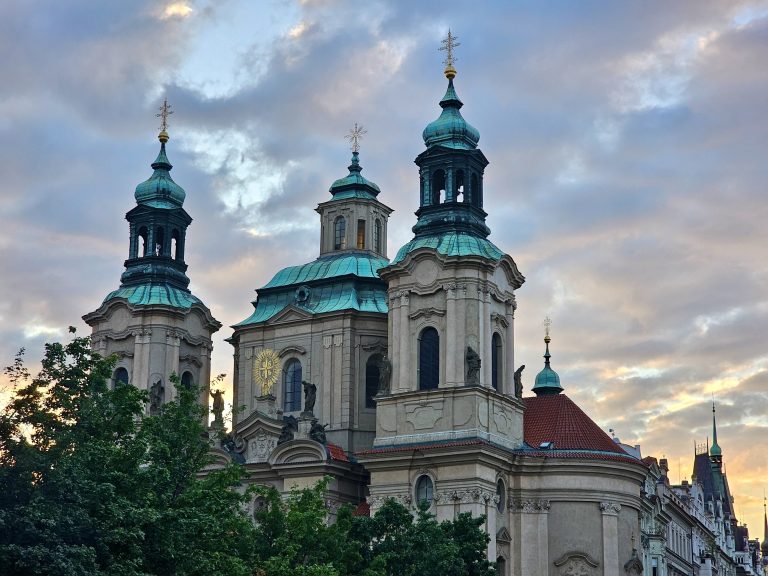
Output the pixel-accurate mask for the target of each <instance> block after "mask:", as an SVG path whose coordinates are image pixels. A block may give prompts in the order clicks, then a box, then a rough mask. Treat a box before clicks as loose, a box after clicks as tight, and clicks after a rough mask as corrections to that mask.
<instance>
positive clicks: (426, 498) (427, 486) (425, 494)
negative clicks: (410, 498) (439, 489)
mask: <svg viewBox="0 0 768 576" xmlns="http://www.w3.org/2000/svg"><path fill="white" fill-rule="evenodd" d="M434 492H435V486H434V484H432V478H430V477H429V476H427V475H426V474H424V475H422V476H419V479H418V480H416V503H417V504H421V503H422V502H426V503H427V504H429V506H432V498H433V496H434Z"/></svg>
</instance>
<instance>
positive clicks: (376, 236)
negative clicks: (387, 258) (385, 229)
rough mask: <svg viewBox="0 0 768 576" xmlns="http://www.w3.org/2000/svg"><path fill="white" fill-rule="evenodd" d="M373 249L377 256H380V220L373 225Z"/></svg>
mask: <svg viewBox="0 0 768 576" xmlns="http://www.w3.org/2000/svg"><path fill="white" fill-rule="evenodd" d="M373 249H374V250H375V251H376V253H377V254H382V253H383V252H382V251H381V220H378V219H377V220H376V222H374V224H373Z"/></svg>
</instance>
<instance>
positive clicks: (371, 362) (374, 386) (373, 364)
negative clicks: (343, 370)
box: [365, 354, 381, 408]
mask: <svg viewBox="0 0 768 576" xmlns="http://www.w3.org/2000/svg"><path fill="white" fill-rule="evenodd" d="M379 362H381V356H380V355H378V354H374V355H373V356H371V357H370V358H368V362H366V363H365V407H366V408H376V401H375V400H374V399H373V397H374V396H376V393H377V392H378V391H379V374H380V372H379Z"/></svg>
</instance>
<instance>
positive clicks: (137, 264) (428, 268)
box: [84, 34, 647, 576]
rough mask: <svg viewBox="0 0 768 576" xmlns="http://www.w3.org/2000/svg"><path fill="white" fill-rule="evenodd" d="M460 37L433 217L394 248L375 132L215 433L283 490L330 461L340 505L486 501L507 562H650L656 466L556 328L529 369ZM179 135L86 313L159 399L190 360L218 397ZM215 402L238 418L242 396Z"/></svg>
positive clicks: (260, 330)
mask: <svg viewBox="0 0 768 576" xmlns="http://www.w3.org/2000/svg"><path fill="white" fill-rule="evenodd" d="M445 43H446V46H447V48H448V58H447V61H446V64H447V66H446V68H445V77H446V80H447V87H446V90H445V94H444V95H443V97H442V99H441V100H440V101H439V106H440V109H441V110H440V113H439V117H438V118H437V119H436V120H434V121H433V122H431V123H429V124H428V125H427V126H426V128H425V129H424V130H423V133H422V137H423V141H424V150H423V152H422V153H421V154H419V155H418V156H417V157H416V159H415V163H416V165H417V166H418V180H416V178H415V175H414V185H413V200H414V206H415V207H417V210H416V216H417V221H416V223H415V225H414V226H413V238H412V239H411V240H410V241H409V242H408V243H406V244H405V245H404V246H402V247H401V248H400V249H399V250H398V251H397V253H396V254H394V256H393V257H392V258H391V259H390V256H389V255H388V253H387V223H388V219H389V217H390V215H391V213H392V209H391V208H389V207H388V206H387V205H386V204H385V203H384V202H383V201H382V200H386V194H383V193H382V191H381V190H380V189H379V187H378V186H377V185H376V184H374V183H373V182H372V181H370V180H368V179H367V178H366V177H364V176H363V175H362V165H361V161H360V154H359V148H358V146H357V137H358V136H359V135H360V131H359V130H356V131H353V133H352V137H351V141H352V159H351V163H350V165H349V167H348V172H349V173H348V174H347V175H346V176H344V177H343V178H340V179H338V180H336V181H335V182H333V184H332V185H331V187H330V196H326V197H325V198H320V197H319V199H320V200H321V201H320V203H319V204H318V206H317V208H316V211H317V213H318V214H319V217H320V245H319V250H318V257H317V258H316V259H315V260H313V261H312V262H309V263H305V264H299V265H295V266H290V267H288V268H284V269H282V270H279V271H277V272H276V274H275V275H274V277H273V278H272V279H271V280H270V281H269V282H268V283H267V284H266V285H264V286H263V287H261V288H259V289H258V290H257V298H256V300H255V301H254V302H253V303H252V304H253V309H252V312H251V313H250V315H248V316H247V317H245V318H244V319H243V320H242V321H241V322H239V323H238V324H236V325H235V326H233V327H232V328H233V333H232V336H231V337H230V338H229V339H228V341H229V342H230V343H231V345H232V346H233V348H234V372H233V376H234V378H233V404H234V405H235V406H237V407H241V409H240V410H236V411H235V412H234V415H233V424H232V426H233V430H232V432H231V434H230V436H229V438H228V441H226V442H224V443H222V444H221V445H217V446H215V447H214V449H213V453H214V454H215V455H216V457H217V458H218V460H217V461H218V462H219V464H220V463H221V462H224V461H227V460H230V459H231V460H235V461H237V462H240V463H241V464H242V465H243V466H245V468H246V469H247V471H248V473H249V480H248V481H249V482H252V483H259V484H268V485H272V486H275V487H277V488H278V489H279V490H281V491H283V492H288V491H290V490H291V489H292V488H293V487H300V488H301V487H305V486H310V485H312V484H314V483H315V482H316V481H317V480H319V479H321V478H323V477H325V476H328V477H330V478H331V484H330V486H329V488H328V492H327V496H326V498H327V505H328V507H329V510H330V512H331V515H333V513H334V511H335V510H336V509H338V507H339V506H341V505H344V504H350V505H352V506H354V507H355V508H356V513H359V514H370V513H372V512H375V511H376V509H377V508H378V507H379V506H381V504H382V503H383V502H384V500H385V499H387V498H394V499H395V500H397V501H399V502H401V503H402V504H404V505H405V506H407V507H409V508H411V509H414V510H415V509H416V506H417V505H418V504H419V503H422V502H425V503H426V505H427V506H428V507H429V509H430V511H431V512H432V513H433V514H435V516H436V517H437V519H438V520H444V519H452V518H454V517H455V516H456V515H457V514H459V513H462V512H470V513H472V514H473V515H478V516H479V515H483V516H485V518H486V524H485V528H486V531H487V533H488V534H489V536H490V543H489V545H488V557H489V559H491V560H493V561H496V562H498V567H499V573H500V574H504V575H516V576H528V575H550V576H559V575H582V576H589V575H594V576H598V575H601V576H615V575H619V574H643V573H646V569H645V568H644V566H643V563H642V561H641V556H642V554H638V550H637V546H639V540H640V539H639V534H640V529H641V526H640V519H641V513H642V510H643V506H644V504H643V498H642V496H641V486H643V484H644V482H645V480H646V476H647V466H646V465H645V464H644V463H643V462H642V461H641V460H640V459H639V458H637V457H635V456H633V455H631V454H629V453H627V452H626V451H625V450H624V449H622V448H621V447H620V446H619V445H618V444H617V443H616V442H614V440H613V439H612V438H611V437H610V436H608V435H607V434H606V433H605V432H604V431H603V430H601V429H600V427H599V426H598V425H597V424H595V423H594V422H593V421H592V420H591V419H590V418H589V416H587V415H586V414H585V413H584V412H583V411H582V410H581V409H580V408H579V407H578V406H577V405H576V404H575V403H574V402H573V401H572V400H571V399H570V398H569V397H568V396H567V394H566V393H565V391H564V388H563V386H562V385H561V382H560V378H559V376H558V374H557V373H556V372H555V371H554V370H553V368H552V364H551V355H550V343H551V339H550V337H549V333H548V332H547V335H546V337H545V339H544V344H545V346H544V351H545V353H544V364H543V368H542V369H541V370H540V371H539V372H538V375H537V376H536V377H535V381H534V384H533V386H532V394H527V393H526V391H525V390H524V386H523V376H522V374H523V368H524V366H520V367H516V365H515V358H514V325H515V315H516V313H517V299H516V292H517V290H518V289H520V288H521V287H522V286H523V284H524V282H525V277H524V276H523V274H522V273H521V272H520V270H518V267H517V265H516V263H515V261H514V259H513V258H512V256H510V255H509V254H507V253H505V252H504V251H503V250H502V249H500V248H499V247H497V246H496V245H494V244H493V243H492V241H491V240H489V236H490V234H491V231H490V229H489V228H488V226H487V224H486V216H487V213H486V211H485V206H484V193H483V192H484V191H483V177H484V173H485V169H486V168H487V167H488V165H489V161H488V159H487V158H486V157H485V155H484V154H483V152H482V151H481V150H480V148H478V142H479V139H480V134H479V132H478V130H477V129H475V128H474V127H473V126H472V125H470V124H469V123H468V122H467V121H466V120H465V119H464V118H463V115H462V112H461V109H462V107H463V103H462V101H461V100H460V99H459V96H458V93H457V91H456V87H455V79H456V69H455V68H454V66H453V59H452V56H451V49H452V47H453V41H452V37H451V36H450V34H449V37H448V39H447V40H446V41H445ZM165 113H166V114H167V104H166V105H165ZM159 140H160V152H159V154H158V156H157V158H156V160H155V161H154V162H153V163H152V168H153V170H154V172H153V173H152V175H151V176H150V178H149V179H148V180H147V181H145V182H142V183H141V184H139V185H138V186H137V187H136V192H135V199H136V207H134V208H133V209H132V210H130V211H129V212H128V213H127V215H126V219H127V220H128V223H129V229H130V234H129V238H130V240H129V248H128V259H127V260H126V261H125V271H124V273H123V275H122V277H121V284H120V286H119V288H118V289H117V290H115V291H113V292H111V293H110V294H109V295H107V297H106V298H105V299H104V301H103V303H102V304H101V306H100V307H99V308H98V309H97V310H96V311H94V312H91V313H89V314H87V315H85V316H84V320H85V321H86V322H87V323H88V324H89V325H90V326H91V327H92V339H93V346H94V347H95V349H96V350H97V351H99V352H101V353H102V354H103V355H109V354H116V355H117V356H118V358H119V360H118V363H117V365H116V370H115V373H114V380H115V382H117V381H122V382H130V383H132V384H134V385H136V386H138V387H139V388H143V389H146V390H149V392H150V398H151V401H150V403H149V405H148V407H147V411H148V413H152V412H153V411H156V410H157V409H158V408H159V407H160V406H161V405H162V403H163V402H166V401H168V400H170V399H171V398H172V397H173V394H174V389H173V386H172V385H171V383H170V382H169V378H170V376H171V374H177V375H179V377H180V379H181V385H188V384H190V383H193V382H194V383H199V384H200V386H201V388H202V391H201V398H200V401H201V402H203V403H206V404H207V403H208V401H209V395H210V386H209V384H208V383H209V382H210V355H211V349H212V346H211V335H212V334H213V333H214V332H216V331H217V330H218V329H219V328H220V327H221V324H220V323H219V322H218V321H217V320H216V319H215V318H214V317H213V316H212V314H211V312H210V310H209V309H208V307H206V306H205V304H203V302H201V301H200V300H199V299H198V298H196V297H195V296H194V295H192V293H191V292H190V291H189V288H188V285H189V278H188V277H187V275H186V272H187V265H186V264H185V262H184V254H185V248H186V242H185V240H186V232H187V228H188V226H189V225H190V223H191V222H192V219H191V217H190V216H189V215H188V214H187V212H186V211H185V210H184V208H183V203H184V199H185V191H184V190H183V188H182V187H181V186H179V185H178V184H176V183H175V182H174V180H173V179H172V178H171V175H170V172H171V168H172V166H171V164H170V162H169V160H168V157H167V156H166V144H167V142H168V134H167V132H166V131H165V129H163V131H162V132H161V133H160V136H159ZM382 196H383V197H384V198H381V197H382ZM489 208H490V207H489ZM244 290H245V288H244ZM243 315H244V316H245V315H246V313H245V311H244V314H243ZM214 412H215V413H217V417H216V419H215V420H214V423H213V424H212V430H213V432H216V431H217V429H220V428H221V426H222V422H221V403H220V397H219V398H218V404H215V406H214ZM212 437H216V434H215V433H212ZM214 465H216V464H214ZM258 505H259V503H258V502H254V503H253V506H258Z"/></svg>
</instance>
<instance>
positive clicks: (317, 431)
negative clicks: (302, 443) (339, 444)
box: [309, 419, 328, 444]
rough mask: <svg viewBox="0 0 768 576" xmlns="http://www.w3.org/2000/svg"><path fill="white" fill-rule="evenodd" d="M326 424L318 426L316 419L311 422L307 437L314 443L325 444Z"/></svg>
mask: <svg viewBox="0 0 768 576" xmlns="http://www.w3.org/2000/svg"><path fill="white" fill-rule="evenodd" d="M327 427H328V424H318V422H317V419H315V420H312V428H310V429H309V437H310V438H311V439H312V440H314V441H315V442H320V444H325V443H326V442H327V440H326V438H325V429H326V428H327Z"/></svg>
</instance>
